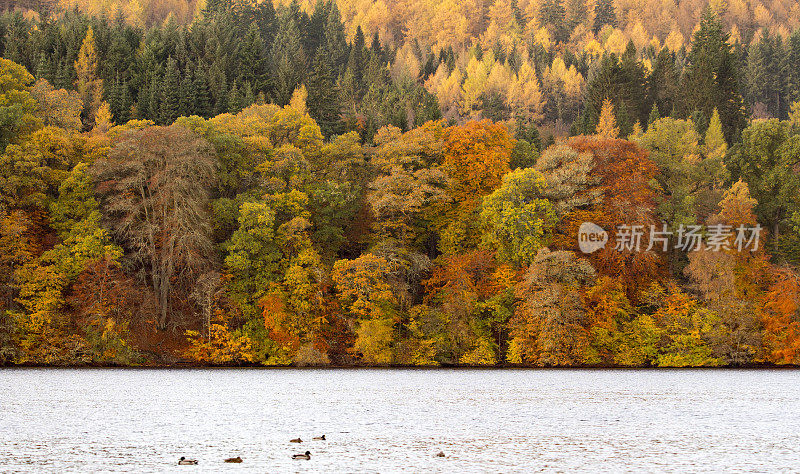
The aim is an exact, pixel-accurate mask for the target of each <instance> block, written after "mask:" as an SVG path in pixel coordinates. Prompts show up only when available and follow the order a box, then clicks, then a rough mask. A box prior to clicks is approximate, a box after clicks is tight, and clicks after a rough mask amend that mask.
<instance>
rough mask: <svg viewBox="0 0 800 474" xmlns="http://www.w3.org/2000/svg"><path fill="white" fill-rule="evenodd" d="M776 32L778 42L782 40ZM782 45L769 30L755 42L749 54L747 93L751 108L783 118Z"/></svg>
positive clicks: (746, 73) (746, 70) (746, 79)
mask: <svg viewBox="0 0 800 474" xmlns="http://www.w3.org/2000/svg"><path fill="white" fill-rule="evenodd" d="M779 38H780V36H779V35H776V41H780V39H779ZM782 49H783V48H782V47H780V48H776V47H775V45H774V44H773V40H772V38H771V37H770V35H769V32H768V31H767V30H764V31H763V33H762V35H761V38H760V39H759V40H758V41H754V42H753V43H752V44H751V45H750V48H749V49H748V54H747V64H746V66H745V81H744V82H745V88H744V93H745V94H744V95H745V98H746V99H747V102H748V104H749V105H750V107H752V108H754V109H763V112H765V113H766V114H767V115H768V116H770V117H774V118H780V117H781V110H780V109H781V102H782V101H783V96H784V88H783V78H784V77H783V74H781V70H780V69H781V67H780V59H781V53H782Z"/></svg>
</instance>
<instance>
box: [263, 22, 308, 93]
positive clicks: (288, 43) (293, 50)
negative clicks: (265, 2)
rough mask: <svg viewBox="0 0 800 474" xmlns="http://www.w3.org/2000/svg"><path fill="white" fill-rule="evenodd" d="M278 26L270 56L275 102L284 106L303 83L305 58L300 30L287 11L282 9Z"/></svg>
mask: <svg viewBox="0 0 800 474" xmlns="http://www.w3.org/2000/svg"><path fill="white" fill-rule="evenodd" d="M278 24H279V28H278V34H277V35H276V37H275V41H274V43H273V44H272V51H271V56H272V66H273V77H274V80H275V101H276V102H277V103H278V105H285V104H287V103H288V102H289V99H290V98H291V96H292V93H293V92H294V90H295V89H297V87H298V86H299V85H300V84H301V83H302V82H303V72H304V71H305V70H306V57H305V52H304V51H303V45H302V43H301V37H300V29H299V28H298V26H297V23H296V22H295V19H294V18H293V16H292V14H291V12H290V10H289V9H284V11H283V12H282V13H281V15H280V17H279V19H278Z"/></svg>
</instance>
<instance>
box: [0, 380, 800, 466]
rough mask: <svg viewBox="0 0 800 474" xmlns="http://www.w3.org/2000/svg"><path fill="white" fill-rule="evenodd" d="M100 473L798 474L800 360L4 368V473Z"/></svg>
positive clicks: (0, 439) (0, 422) (0, 423)
mask: <svg viewBox="0 0 800 474" xmlns="http://www.w3.org/2000/svg"><path fill="white" fill-rule="evenodd" d="M321 434H325V435H327V436H326V437H327V438H328V441H311V438H312V437H313V436H317V435H321ZM298 436H299V437H301V438H302V439H303V440H304V441H305V442H304V443H302V444H290V443H289V442H288V441H289V439H291V438H295V437H298ZM306 450H309V451H311V453H312V457H311V460H310V461H294V460H292V459H291V455H292V454H294V453H298V452H303V451H306ZM439 451H444V453H445V454H446V455H447V457H446V458H438V457H435V454H436V453H438V452H439ZM180 456H187V457H192V458H196V459H198V460H199V462H200V464H199V465H198V466H181V467H178V466H176V465H175V463H176V462H177V459H178V458H179V457H180ZM232 456H241V457H242V458H243V459H244V463H242V464H238V465H232V464H224V463H223V462H222V460H223V459H224V458H227V457H232ZM107 471H128V472H226V471H252V472H398V471H411V472H431V471H434V472H487V471H488V472H531V471H546V472H565V471H566V472H574V471H584V472H599V471H612V472H641V471H646V472H686V471H691V472H698V471H704V472H706V471H714V472H719V471H726V472H745V471H746V472H753V471H757V472H799V471H800V371H789V370H763V371H758V370H659V371H640V370H378V369H376V370H340V369H332V370H257V369H254V370H248V369H240V370H237V369H231V370H228V369H208V370H120V369H86V370H55V369H6V370H0V472H107Z"/></svg>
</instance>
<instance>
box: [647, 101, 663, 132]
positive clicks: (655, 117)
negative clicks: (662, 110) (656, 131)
mask: <svg viewBox="0 0 800 474" xmlns="http://www.w3.org/2000/svg"><path fill="white" fill-rule="evenodd" d="M660 118H661V116H660V114H659V113H658V104H656V103H653V108H652V109H650V116H648V117H647V126H648V128H649V127H650V125H651V124H652V123H653V122H655V121H656V120H658V119H660Z"/></svg>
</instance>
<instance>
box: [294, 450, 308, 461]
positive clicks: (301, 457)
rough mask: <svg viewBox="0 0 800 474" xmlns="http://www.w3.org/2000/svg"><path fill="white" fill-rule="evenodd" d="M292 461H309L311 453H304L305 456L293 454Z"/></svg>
mask: <svg viewBox="0 0 800 474" xmlns="http://www.w3.org/2000/svg"><path fill="white" fill-rule="evenodd" d="M292 459H305V460H306V461H308V460H309V459H311V451H306V452H305V454H295V455H294V456H292Z"/></svg>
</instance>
